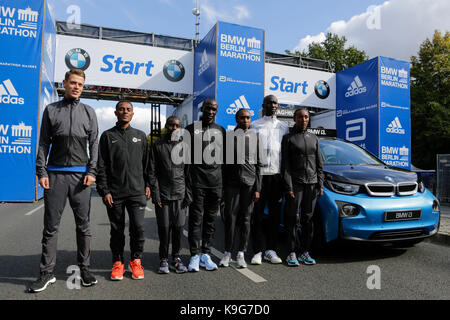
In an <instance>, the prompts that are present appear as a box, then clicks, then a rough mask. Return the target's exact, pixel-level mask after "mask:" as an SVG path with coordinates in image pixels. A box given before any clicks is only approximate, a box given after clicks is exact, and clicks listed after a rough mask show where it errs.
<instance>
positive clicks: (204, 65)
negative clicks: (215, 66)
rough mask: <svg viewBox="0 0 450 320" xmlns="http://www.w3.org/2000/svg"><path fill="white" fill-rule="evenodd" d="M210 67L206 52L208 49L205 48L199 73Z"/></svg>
mask: <svg viewBox="0 0 450 320" xmlns="http://www.w3.org/2000/svg"><path fill="white" fill-rule="evenodd" d="M208 68H209V60H208V55H207V54H206V49H205V50H203V53H202V58H201V60H200V65H199V66H198V75H199V76H200V75H201V74H202V73H203V72H205V71H206V69H208Z"/></svg>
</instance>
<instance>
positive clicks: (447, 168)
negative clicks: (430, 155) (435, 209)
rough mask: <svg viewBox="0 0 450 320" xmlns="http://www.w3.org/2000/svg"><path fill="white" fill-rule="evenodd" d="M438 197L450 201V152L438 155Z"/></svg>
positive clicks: (440, 199)
mask: <svg viewBox="0 0 450 320" xmlns="http://www.w3.org/2000/svg"><path fill="white" fill-rule="evenodd" d="M436 184H437V190H436V191H437V198H438V199H439V201H440V202H447V203H450V154H438V155H437V183H436Z"/></svg>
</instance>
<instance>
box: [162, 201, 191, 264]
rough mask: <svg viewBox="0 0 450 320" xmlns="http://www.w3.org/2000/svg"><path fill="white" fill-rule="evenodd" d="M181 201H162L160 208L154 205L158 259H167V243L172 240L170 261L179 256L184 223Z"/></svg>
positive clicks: (184, 217)
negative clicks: (157, 237)
mask: <svg viewBox="0 0 450 320" xmlns="http://www.w3.org/2000/svg"><path fill="white" fill-rule="evenodd" d="M182 204H183V200H172V201H163V202H162V208H160V207H159V206H158V205H157V204H155V210H156V222H157V224H158V235H159V258H160V259H163V258H164V259H167V258H168V257H169V243H170V239H171V238H172V259H175V258H177V257H179V256H180V249H181V239H182V236H183V228H184V223H185V221H186V208H184V209H183V208H182Z"/></svg>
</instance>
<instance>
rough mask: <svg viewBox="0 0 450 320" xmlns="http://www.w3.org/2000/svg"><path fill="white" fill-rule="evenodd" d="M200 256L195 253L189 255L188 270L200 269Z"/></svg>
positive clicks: (195, 270) (196, 270)
mask: <svg viewBox="0 0 450 320" xmlns="http://www.w3.org/2000/svg"><path fill="white" fill-rule="evenodd" d="M199 265H200V256H199V255H198V254H196V255H195V256H192V257H191V260H190V261H189V266H188V271H189V272H198V271H199V270H200V266H199Z"/></svg>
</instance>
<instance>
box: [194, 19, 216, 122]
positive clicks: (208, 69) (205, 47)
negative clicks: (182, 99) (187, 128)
mask: <svg viewBox="0 0 450 320" xmlns="http://www.w3.org/2000/svg"><path fill="white" fill-rule="evenodd" d="M216 45H217V25H215V26H214V27H213V28H212V29H211V30H210V31H209V32H208V34H207V35H206V36H205V37H204V38H203V40H202V41H200V43H199V44H198V46H197V47H196V48H195V51H194V102H193V114H192V119H193V121H197V120H199V119H200V117H201V111H200V108H201V106H202V104H203V101H204V100H205V99H206V98H215V97H216Z"/></svg>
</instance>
